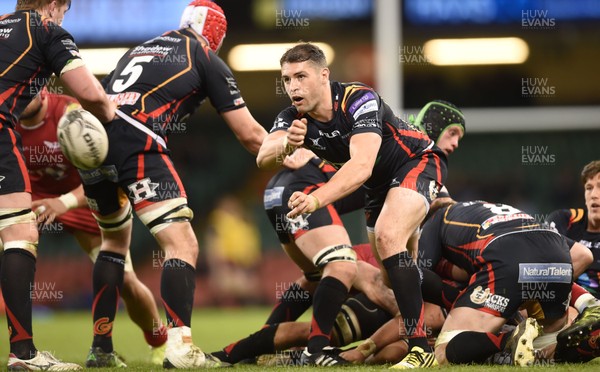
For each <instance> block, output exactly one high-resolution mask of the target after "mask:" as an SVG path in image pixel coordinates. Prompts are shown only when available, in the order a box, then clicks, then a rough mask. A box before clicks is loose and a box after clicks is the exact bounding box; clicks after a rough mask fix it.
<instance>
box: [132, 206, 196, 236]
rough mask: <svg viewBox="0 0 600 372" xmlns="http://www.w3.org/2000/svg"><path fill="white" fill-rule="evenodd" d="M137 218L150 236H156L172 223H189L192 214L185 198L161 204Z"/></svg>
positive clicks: (192, 216)
mask: <svg viewBox="0 0 600 372" xmlns="http://www.w3.org/2000/svg"><path fill="white" fill-rule="evenodd" d="M139 217H140V220H141V221H142V222H143V223H144V225H146V227H148V229H149V230H150V232H151V233H152V235H156V234H157V233H158V232H159V231H161V230H163V229H165V228H167V227H169V226H170V225H171V224H173V223H177V222H190V221H191V220H192V218H194V213H193V212H192V210H191V209H190V208H189V207H188V205H187V199H186V198H176V199H170V200H166V201H164V202H162V204H161V205H160V206H159V207H158V208H155V209H153V210H150V211H147V212H144V213H140V215H139ZM196 245H197V243H196Z"/></svg>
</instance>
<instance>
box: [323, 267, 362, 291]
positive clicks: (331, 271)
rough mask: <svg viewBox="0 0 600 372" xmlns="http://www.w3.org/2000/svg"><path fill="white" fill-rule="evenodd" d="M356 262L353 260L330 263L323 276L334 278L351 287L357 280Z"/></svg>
mask: <svg viewBox="0 0 600 372" xmlns="http://www.w3.org/2000/svg"><path fill="white" fill-rule="evenodd" d="M356 272H357V269H356V262H355V261H351V260H340V261H333V262H330V263H328V264H327V265H326V266H325V268H324V269H323V276H324V277H325V276H333V277H335V278H337V279H338V280H340V281H341V282H342V283H344V284H345V285H346V286H347V287H351V286H352V283H353V282H354V279H355V278H356Z"/></svg>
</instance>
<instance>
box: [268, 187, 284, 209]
mask: <svg viewBox="0 0 600 372" xmlns="http://www.w3.org/2000/svg"><path fill="white" fill-rule="evenodd" d="M284 189H285V188H284V187H283V186H277V187H273V188H272V189H266V190H265V195H264V196H263V203H264V205H265V209H272V208H273V207H280V206H282V205H283V190H284Z"/></svg>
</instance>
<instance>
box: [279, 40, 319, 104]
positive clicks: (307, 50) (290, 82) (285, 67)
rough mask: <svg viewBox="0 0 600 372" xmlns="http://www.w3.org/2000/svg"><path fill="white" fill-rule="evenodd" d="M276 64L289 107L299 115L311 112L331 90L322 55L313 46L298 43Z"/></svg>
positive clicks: (317, 48)
mask: <svg viewBox="0 0 600 372" xmlns="http://www.w3.org/2000/svg"><path fill="white" fill-rule="evenodd" d="M279 64H280V65H281V79H282V80H283V84H284V86H285V91H286V93H287V94H288V96H289V97H290V98H291V100H292V104H293V105H294V106H295V107H296V109H297V110H298V112H301V113H306V112H311V111H314V110H315V109H316V107H317V106H318V105H319V104H320V103H321V101H322V99H323V96H324V93H325V92H326V91H328V90H329V89H330V88H329V69H328V68H327V59H326V58H325V53H323V51H322V50H321V49H320V48H319V47H318V46H316V45H314V44H311V43H301V44H298V45H296V46H294V47H293V48H291V49H288V50H287V51H286V52H285V53H284V54H283V56H281V59H280V60H279Z"/></svg>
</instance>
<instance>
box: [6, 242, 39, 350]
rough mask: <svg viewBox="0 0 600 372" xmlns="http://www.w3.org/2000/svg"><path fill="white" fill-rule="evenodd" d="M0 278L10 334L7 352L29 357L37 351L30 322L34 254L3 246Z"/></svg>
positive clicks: (33, 287) (33, 286)
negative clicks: (5, 248)
mask: <svg viewBox="0 0 600 372" xmlns="http://www.w3.org/2000/svg"><path fill="white" fill-rule="evenodd" d="M0 278H1V279H0V280H1V284H0V285H1V287H2V296H3V297H4V304H5V307H6V320H7V321H8V329H9V334H10V352H11V353H13V354H15V356H16V357H17V358H19V359H31V358H33V357H34V356H35V353H36V349H35V346H34V344H33V330H32V329H33V327H32V325H31V318H32V317H31V307H32V300H33V298H32V297H33V296H32V293H33V294H35V291H34V289H35V285H34V278H35V257H34V256H33V254H31V253H29V252H28V251H26V250H24V249H7V250H5V251H4V255H3V257H2V268H1V269H0Z"/></svg>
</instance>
